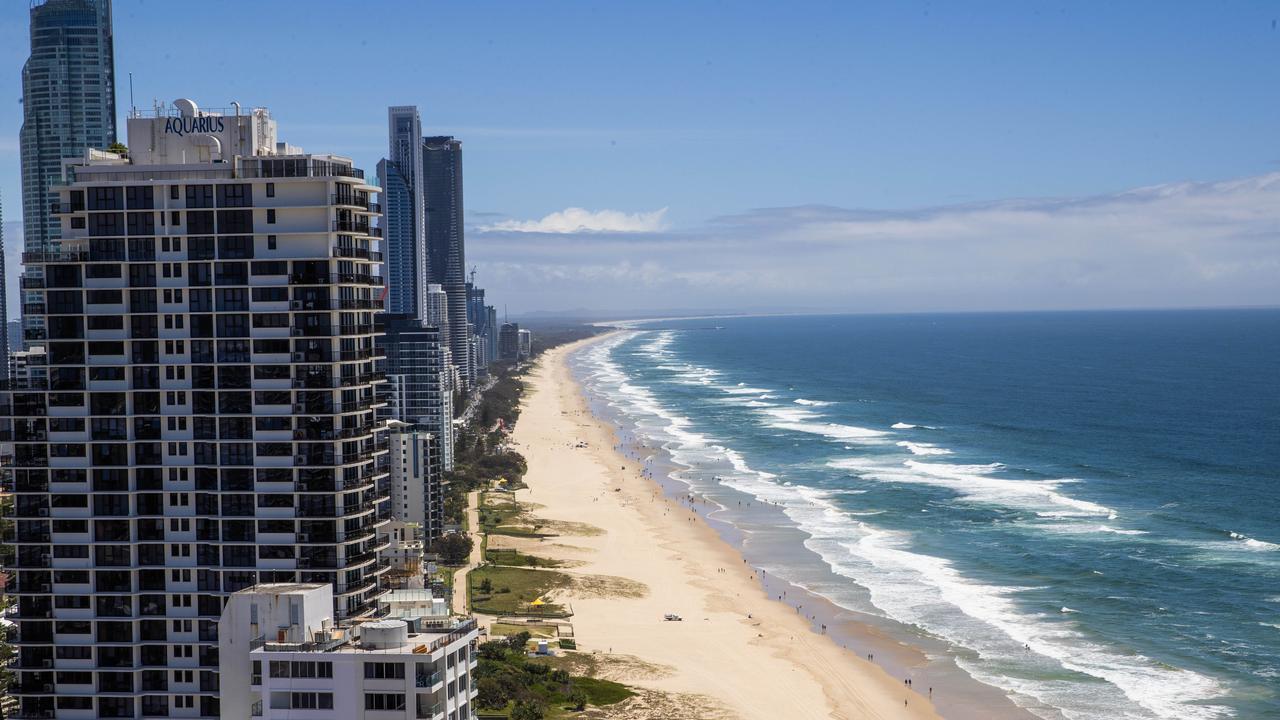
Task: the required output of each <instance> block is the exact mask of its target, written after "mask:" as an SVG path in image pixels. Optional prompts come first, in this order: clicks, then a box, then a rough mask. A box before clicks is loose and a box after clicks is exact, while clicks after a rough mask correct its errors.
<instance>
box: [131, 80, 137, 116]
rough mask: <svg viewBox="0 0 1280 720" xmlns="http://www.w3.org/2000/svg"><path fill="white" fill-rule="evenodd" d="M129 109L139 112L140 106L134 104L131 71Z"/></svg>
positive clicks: (135, 112)
mask: <svg viewBox="0 0 1280 720" xmlns="http://www.w3.org/2000/svg"><path fill="white" fill-rule="evenodd" d="M129 110H130V111H131V112H132V113H133V114H135V115H136V114H137V112H138V106H137V105H134V104H133V73H129Z"/></svg>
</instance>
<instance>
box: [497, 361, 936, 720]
mask: <svg viewBox="0 0 1280 720" xmlns="http://www.w3.org/2000/svg"><path fill="white" fill-rule="evenodd" d="M583 342H592V341H591V340H587V341H583ZM580 346H581V343H575V344H573V345H568V346H565V347H561V348H556V349H553V350H551V351H548V352H547V353H545V354H544V355H543V356H542V358H541V360H540V362H539V363H538V365H537V366H536V367H535V368H534V369H532V370H531V372H530V373H529V374H528V375H527V377H526V380H527V381H528V382H529V387H528V390H527V392H526V395H525V399H524V406H523V409H522V412H521V416H520V420H519V422H518V423H517V424H516V429H515V431H514V434H513V437H512V441H513V443H514V444H515V445H516V446H517V448H518V449H519V451H520V452H521V453H523V454H524V455H525V457H526V458H527V460H528V464H529V471H528V474H527V475H526V476H525V482H526V483H527V484H528V488H527V489H524V490H521V491H519V492H518V493H517V499H518V500H520V501H521V502H526V503H531V504H533V505H534V506H535V507H536V509H535V510H534V513H535V514H536V515H537V516H539V517H542V518H547V519H549V520H551V521H560V522H568V523H587V524H588V525H591V526H594V527H596V528H599V529H600V530H601V531H603V532H597V533H579V534H563V535H561V536H559V537H555V538H548V539H546V540H542V541H536V540H525V541H516V542H517V544H519V543H521V542H524V543H527V544H526V545H524V546H523V547H524V548H525V549H527V550H528V551H529V552H532V553H535V554H537V555H540V556H543V557H549V558H554V559H559V560H566V561H570V562H571V563H572V564H573V567H572V569H571V570H569V572H571V573H574V574H579V575H582V574H590V575H603V576H614V577H618V578H626V579H627V580H630V581H633V583H642V584H643V585H644V587H645V589H646V591H644V592H642V593H639V594H640V595H641V596H639V597H635V596H631V597H619V596H605V597H601V596H600V594H599V593H592V592H583V591H562V592H561V593H559V594H558V595H557V597H556V601H557V602H563V603H568V604H569V605H571V606H572V608H573V611H574V616H573V618H572V622H573V625H574V631H575V635H576V637H577V641H578V647H579V649H580V650H581V651H583V652H587V653H600V654H607V655H610V656H616V657H618V662H617V663H614V665H615V666H616V667H617V668H619V670H617V672H615V673H614V674H613V675H611V677H614V679H619V680H622V681H624V682H626V683H628V684H630V685H633V686H637V687H640V688H649V689H653V690H659V691H663V692H666V693H673V694H678V695H681V696H684V697H688V698H691V700H696V701H698V702H699V703H701V707H700V708H699V709H697V710H696V711H692V712H690V713H689V714H688V715H686V716H687V717H735V718H761V719H762V720H763V719H766V718H767V719H769V720H777V719H778V718H934V717H939V715H937V714H936V712H935V711H934V708H933V706H932V704H931V703H930V701H929V698H928V690H927V689H926V688H923V687H919V686H918V685H917V686H916V687H914V688H909V687H907V686H906V684H905V683H904V679H903V678H900V677H892V676H890V675H889V673H888V672H886V671H885V670H884V669H883V668H881V667H880V666H879V665H877V664H875V663H873V662H868V661H867V660H866V659H865V658H863V657H860V656H858V655H855V654H854V653H853V652H851V651H849V650H845V649H843V648H842V647H841V646H840V645H839V644H838V643H837V642H836V641H835V640H833V639H832V638H831V637H829V636H826V635H823V634H822V633H821V631H820V630H821V629H820V628H819V632H814V631H813V630H811V627H810V621H809V620H808V619H807V616H804V615H802V614H801V612H800V611H798V610H797V609H796V608H794V607H791V606H789V605H786V604H784V603H783V602H778V601H776V600H773V599H770V598H769V597H768V596H767V595H766V593H765V590H764V589H763V587H762V585H761V583H760V579H759V578H757V577H756V574H755V571H754V570H753V569H751V568H750V567H749V566H748V565H746V563H745V561H744V560H743V558H742V556H741V555H740V554H739V553H738V552H737V551H736V550H735V549H734V548H733V547H731V546H730V545H729V544H727V543H726V542H724V541H723V540H722V539H721V538H720V536H719V535H718V534H717V533H716V532H715V530H713V529H712V528H710V527H709V526H707V525H706V524H705V523H704V522H703V521H702V520H701V519H700V518H699V517H697V515H696V513H694V512H693V511H692V510H690V508H689V507H687V506H685V505H684V504H682V502H681V501H680V500H678V499H669V498H666V497H664V495H663V493H662V491H661V489H660V487H659V486H658V484H657V483H656V482H655V481H653V480H651V479H649V478H647V477H645V476H644V475H643V474H642V472H641V468H640V467H639V466H638V465H637V463H636V461H634V460H628V459H627V458H625V457H624V456H623V455H622V454H621V453H620V452H619V451H618V450H617V449H616V447H615V446H616V444H617V442H618V441H617V439H616V437H615V436H614V432H613V429H612V428H611V427H609V426H608V425H606V424H605V423H603V422H601V421H599V420H597V419H596V418H594V417H593V416H592V414H591V413H590V411H589V409H588V407H587V403H586V401H585V398H584V396H583V394H582V391H581V388H580V387H579V386H578V385H577V384H576V383H575V382H574V380H573V378H572V376H571V374H570V372H569V369H568V367H567V365H566V363H565V356H566V355H567V354H568V353H570V352H573V351H574V350H575V349H578V348H579V347H580ZM634 594H635V593H633V594H632V595H634ZM606 595H607V594H606ZM667 613H675V614H678V615H680V616H682V617H683V620H682V621H679V622H667V621H664V620H663V616H664V615H665V614H667ZM605 659H606V660H607V659H608V658H605ZM636 667H640V668H647V670H646V671H634V672H633V671H628V670H625V669H624V668H636ZM619 675H621V676H619ZM691 710H692V708H691Z"/></svg>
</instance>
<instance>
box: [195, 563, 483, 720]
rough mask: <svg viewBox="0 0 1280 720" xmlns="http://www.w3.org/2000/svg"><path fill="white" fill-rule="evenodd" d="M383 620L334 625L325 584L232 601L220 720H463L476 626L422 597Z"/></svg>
mask: <svg viewBox="0 0 1280 720" xmlns="http://www.w3.org/2000/svg"><path fill="white" fill-rule="evenodd" d="M408 592H409V593H411V595H405V596H403V597H399V596H398V594H397V593H392V594H391V595H390V596H388V597H389V598H395V599H396V600H395V602H394V603H384V604H383V605H382V611H383V613H384V614H385V617H384V618H383V619H379V620H370V621H366V622H362V623H358V624H352V625H335V624H334V622H333V617H332V616H333V611H332V608H333V597H332V588H331V587H330V586H329V585H321V584H304V583H274V584H261V585H256V586H254V587H251V588H246V589H245V590H241V591H240V592H237V593H235V594H233V595H232V596H231V597H230V599H229V601H228V603H227V606H226V609H225V610H224V612H223V615H222V619H221V620H220V621H219V623H218V628H219V634H218V638H219V657H220V660H221V665H222V668H221V679H222V686H221V690H222V697H223V702H222V718H223V719H224V720H245V719H246V718H259V717H260V718H267V719H268V720H273V719H278V720H283V719H284V718H288V719H289V720H470V719H471V718H474V716H475V712H474V706H475V696H476V690H475V682H474V677H473V676H474V671H475V668H476V652H475V645H476V641H477V637H478V633H477V629H476V623H475V620H473V619H469V618H456V617H449V616H448V615H447V614H443V613H442V612H441V611H442V610H443V606H442V605H440V604H437V603H435V602H434V598H430V597H429V595H427V594H425V593H424V591H408Z"/></svg>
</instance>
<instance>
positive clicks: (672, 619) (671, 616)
mask: <svg viewBox="0 0 1280 720" xmlns="http://www.w3.org/2000/svg"><path fill="white" fill-rule="evenodd" d="M662 619H663V620H666V621H667V622H680V621H681V620H684V618H682V617H680V616H679V615H676V614H675V613H667V614H666V615H663V616H662Z"/></svg>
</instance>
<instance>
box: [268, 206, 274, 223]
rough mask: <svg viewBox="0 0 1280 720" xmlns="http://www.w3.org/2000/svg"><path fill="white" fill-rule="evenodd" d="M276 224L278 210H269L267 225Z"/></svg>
mask: <svg viewBox="0 0 1280 720" xmlns="http://www.w3.org/2000/svg"><path fill="white" fill-rule="evenodd" d="M275 223H276V210H275V208H268V209H267V224H268V225H274V224H275Z"/></svg>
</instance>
